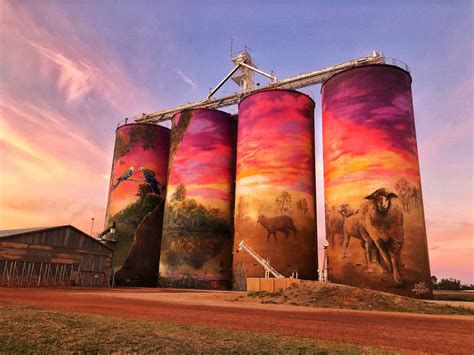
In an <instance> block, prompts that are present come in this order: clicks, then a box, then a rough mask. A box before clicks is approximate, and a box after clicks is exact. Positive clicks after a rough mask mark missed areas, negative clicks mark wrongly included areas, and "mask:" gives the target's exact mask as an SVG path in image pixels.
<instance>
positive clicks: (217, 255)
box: [159, 109, 235, 289]
mask: <svg viewBox="0 0 474 355" xmlns="http://www.w3.org/2000/svg"><path fill="white" fill-rule="evenodd" d="M172 125H173V127H172V131H171V132H172V133H171V148H170V162H169V184H168V194H167V198H166V207H165V217H164V227H163V241H162V252H161V259H160V281H159V282H160V284H161V285H162V286H173V287H197V288H205V289H228V288H229V285H230V280H231V258H232V256H231V255H232V231H231V225H232V206H233V203H232V201H233V179H234V162H235V159H234V148H233V147H234V139H235V138H234V136H235V132H234V127H235V122H234V121H233V119H232V118H231V116H230V115H229V114H227V113H225V112H222V111H217V110H207V109H198V110H188V111H183V112H180V113H177V114H176V115H175V116H174V117H173V120H172Z"/></svg>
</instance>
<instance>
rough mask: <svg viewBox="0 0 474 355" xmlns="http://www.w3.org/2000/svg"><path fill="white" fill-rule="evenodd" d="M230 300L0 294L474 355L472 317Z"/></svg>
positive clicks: (129, 292) (105, 292)
mask: <svg viewBox="0 0 474 355" xmlns="http://www.w3.org/2000/svg"><path fill="white" fill-rule="evenodd" d="M242 295H244V294H243V293H238V292H206V291H189V290H166V289H101V290H96V289H52V288H51V289H47V288H42V289H40V288H35V289H33V288H0V304H4V305H31V306H35V307H39V308H42V309H48V310H58V311H67V312H79V313H93V314H101V315H107V316H120V317H127V318H132V319H143V320H157V321H169V322H177V323H185V324H193V325H200V326H208V327H218V328H228V329H234V330H243V331H250V332H262V333H275V334H281V335H287V336H299V337H308V338H315V339H322V340H330V341H334V342H340V343H351V344H358V345H367V346H379V347H388V348H392V349H398V350H407V351H421V352H438V353H439V352H444V353H457V354H459V353H466V354H472V353H474V317H470V316H434V315H419V314H405V313H388V312H375V311H374V312H367V311H351V310H337V309H323V308H319V309H318V308H307V307H296V306H288V305H271V304H255V303H247V302H235V299H236V297H239V296H242Z"/></svg>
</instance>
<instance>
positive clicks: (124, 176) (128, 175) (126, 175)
mask: <svg viewBox="0 0 474 355" xmlns="http://www.w3.org/2000/svg"><path fill="white" fill-rule="evenodd" d="M134 171H135V168H134V167H133V166H131V167H130V169H128V170H127V171H126V172H124V173H123V174H122V175H121V176H120V177H119V178H118V179H117V181H116V182H115V184H114V185H113V186H112V191H114V190H115V189H116V188H117V186H119V185H120V183H121V182H122V181H126V180H128V179H130V178H131V177H132V175H133V172H134Z"/></svg>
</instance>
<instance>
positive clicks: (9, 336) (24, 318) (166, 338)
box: [0, 306, 393, 354]
mask: <svg viewBox="0 0 474 355" xmlns="http://www.w3.org/2000/svg"><path fill="white" fill-rule="evenodd" d="M4 352H6V353H32V352H34V353H36V352H39V353H58V352H80V353H91V352H92V353H113V352H120V353H135V352H138V353H144V352H161V353H163V352H164V353H168V352H172V353H211V352H212V353H216V352H217V353H239V354H241V353H242V354H248V353H268V354H273V353H281V354H287V353H290V354H295V353H311V354H363V353H370V354H389V353H393V352H389V351H387V350H384V349H379V348H373V347H362V346H356V345H348V344H336V343H332V342H328V341H316V340H313V339H306V338H290V337H282V336H278V335H274V334H255V333H249V332H241V331H231V330H224V329H213V328H206V327H197V326H190V325H181V324H174V323H164V322H152V321H137V320H129V319H125V318H116V317H105V316H97V315H82V314H73V313H63V312H51V311H43V310H40V309H36V308H33V307H11V306H0V353H4Z"/></svg>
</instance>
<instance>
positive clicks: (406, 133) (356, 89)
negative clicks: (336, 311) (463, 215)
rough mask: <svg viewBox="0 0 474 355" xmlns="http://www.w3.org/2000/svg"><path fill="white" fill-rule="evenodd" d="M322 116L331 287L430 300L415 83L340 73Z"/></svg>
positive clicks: (369, 71) (390, 71) (370, 72)
mask: <svg viewBox="0 0 474 355" xmlns="http://www.w3.org/2000/svg"><path fill="white" fill-rule="evenodd" d="M322 110H323V144H324V182H325V198H326V232H327V240H328V241H329V245H330V246H329V250H328V277H329V280H330V281H333V282H337V283H345V284H349V285H354V286H358V287H367V288H373V289H377V290H383V291H388V292H393V293H398V294H402V295H407V296H414V297H420V298H430V297H431V282H430V269H429V260H428V249H427V240H426V230H425V220H424V213H423V202H422V197H421V184H420V173H419V163H418V153H417V145H416V135H415V123H414V115H413V103H412V94H411V78H410V76H409V75H408V74H407V73H406V72H404V71H403V70H401V69H398V68H396V67H392V66H380V65H379V66H368V67H361V68H357V69H352V70H349V71H345V72H342V73H340V74H337V75H336V76H334V77H333V78H331V79H330V80H329V81H327V82H326V83H325V84H324V85H323V87H322Z"/></svg>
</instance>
